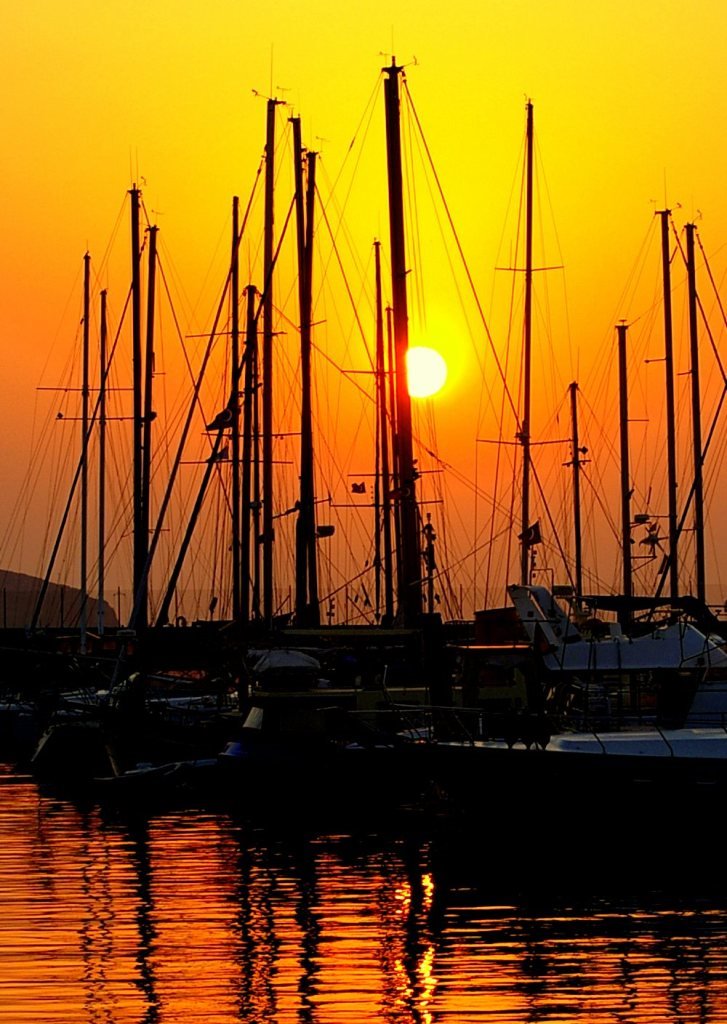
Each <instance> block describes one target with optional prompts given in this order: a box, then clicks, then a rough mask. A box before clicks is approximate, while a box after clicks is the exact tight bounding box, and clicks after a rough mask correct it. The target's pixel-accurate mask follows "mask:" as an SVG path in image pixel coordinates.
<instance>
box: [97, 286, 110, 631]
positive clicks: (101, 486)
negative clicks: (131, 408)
mask: <svg viewBox="0 0 727 1024" xmlns="http://www.w3.org/2000/svg"><path fill="white" fill-rule="evenodd" d="M107 341H108V326H107V313H106V289H105V288H104V290H103V291H102V292H101V336H100V339H99V359H98V361H99V395H98V632H99V635H100V636H103V633H104V588H105V583H106V374H107V369H106V362H107V358H108V357H107V352H106V349H107Z"/></svg>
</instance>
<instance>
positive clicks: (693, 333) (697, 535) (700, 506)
mask: <svg viewBox="0 0 727 1024" xmlns="http://www.w3.org/2000/svg"><path fill="white" fill-rule="evenodd" d="M686 231H687V279H688V282H689V349H690V357H691V371H692V438H693V448H694V545H695V561H696V573H697V597H698V598H699V600H700V601H706V594H707V586H706V575H705V568H704V483H703V480H702V414H701V403H700V387H699V337H698V333H697V284H696V265H695V259H694V232H695V225H694V224H687V226H686Z"/></svg>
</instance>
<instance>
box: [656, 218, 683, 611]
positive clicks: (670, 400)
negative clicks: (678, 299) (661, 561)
mask: <svg viewBox="0 0 727 1024" xmlns="http://www.w3.org/2000/svg"><path fill="white" fill-rule="evenodd" d="M670 214H671V210H660V211H659V217H660V218H661V263H662V279H663V285H664V364H665V369H666V445H667V448H666V454H667V486H668V492H669V495H668V518H669V587H670V591H671V593H670V596H671V597H672V598H677V597H678V596H679V558H678V552H677V543H678V538H679V531H678V528H677V464H676V438H675V431H676V418H675V405H674V352H673V335H672V314H671V261H670V259H669V216H670Z"/></svg>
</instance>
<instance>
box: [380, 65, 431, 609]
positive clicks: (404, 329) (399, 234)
mask: <svg viewBox="0 0 727 1024" xmlns="http://www.w3.org/2000/svg"><path fill="white" fill-rule="evenodd" d="M383 70H384V71H385V72H386V74H387V78H386V79H385V80H384V99H385V104H386V152H387V165H388V180H389V229H390V238H391V284H392V296H393V306H394V355H395V374H396V410H397V416H396V427H397V435H398V436H397V441H398V444H397V448H398V470H399V480H398V487H397V492H398V503H399V510H400V518H401V572H400V574H399V579H398V603H399V616H400V618H401V620H402V623H403V624H404V625H408V626H412V625H414V624H415V623H416V621H417V619H418V618H419V616H420V615H421V612H422V593H421V576H422V573H421V553H420V544H419V523H418V518H419V516H418V509H417V502H416V485H415V480H416V475H415V470H414V456H413V446H412V429H411V398H410V395H409V387H408V378H407V366H406V356H407V351H408V348H409V314H408V308H407V290H406V275H407V267H406V251H405V243H404V200H403V181H402V158H401V131H400V109H399V75H400V74H401V73H402V71H403V68H402V67H400V66H398V65H397V64H396V59H395V58H392V62H391V66H390V67H387V68H384V69H383Z"/></svg>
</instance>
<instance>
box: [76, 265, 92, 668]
mask: <svg viewBox="0 0 727 1024" xmlns="http://www.w3.org/2000/svg"><path fill="white" fill-rule="evenodd" d="M90 291H91V257H90V255H89V254H88V253H86V255H85V256H84V257H83V369H82V379H81V607H80V613H79V622H80V630H81V654H85V653H86V632H87V629H88V394H89V392H88V377H89V371H88V364H89V340H90V322H89V319H90Z"/></svg>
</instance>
